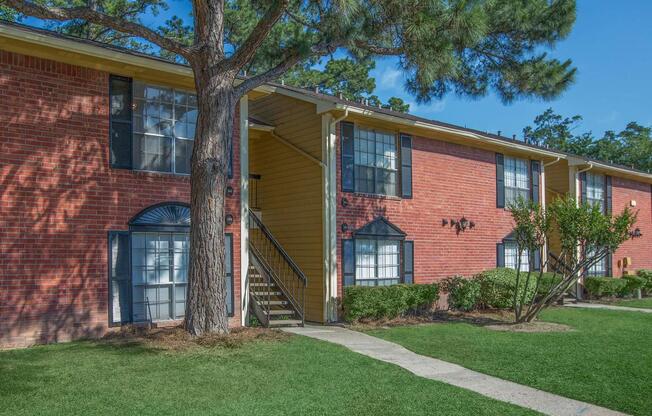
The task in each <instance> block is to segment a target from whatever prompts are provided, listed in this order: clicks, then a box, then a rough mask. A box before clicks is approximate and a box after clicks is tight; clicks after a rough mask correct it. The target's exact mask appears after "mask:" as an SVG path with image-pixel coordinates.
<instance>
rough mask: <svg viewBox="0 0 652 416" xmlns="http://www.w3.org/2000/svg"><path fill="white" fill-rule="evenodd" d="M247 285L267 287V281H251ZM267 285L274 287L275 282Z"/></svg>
mask: <svg viewBox="0 0 652 416" xmlns="http://www.w3.org/2000/svg"><path fill="white" fill-rule="evenodd" d="M249 286H253V287H267V286H268V284H267V283H263V282H252V283H249ZM269 286H270V287H274V286H276V284H275V283H270V284H269Z"/></svg>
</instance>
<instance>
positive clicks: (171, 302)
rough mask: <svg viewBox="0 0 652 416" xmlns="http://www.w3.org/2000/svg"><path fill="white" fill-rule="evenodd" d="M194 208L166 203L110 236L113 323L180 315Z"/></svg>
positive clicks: (229, 245)
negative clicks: (192, 209) (191, 212)
mask: <svg viewBox="0 0 652 416" xmlns="http://www.w3.org/2000/svg"><path fill="white" fill-rule="evenodd" d="M189 231H190V207H189V205H187V204H184V203H176V202H171V203H163V204H157V205H154V206H151V207H148V208H146V209H144V210H143V211H141V212H140V213H138V214H137V215H136V216H134V217H133V218H132V219H131V220H130V221H129V231H128V232H127V231H114V232H111V233H110V234H109V250H110V251H109V258H110V267H109V269H110V270H109V278H110V299H109V301H110V302H109V315H110V323H111V324H120V323H125V322H144V321H167V320H175V319H182V318H183V316H184V314H185V307H186V288H187V283H188V266H189V260H190V258H189V249H190V240H189ZM232 245H233V237H232V235H230V234H228V235H226V252H227V258H226V263H227V264H226V266H227V267H226V269H227V276H226V277H227V289H228V296H227V297H228V299H227V304H228V313H229V314H232V313H233V290H232V288H233V261H232V251H233V250H232Z"/></svg>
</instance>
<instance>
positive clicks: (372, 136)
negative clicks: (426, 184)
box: [353, 127, 397, 195]
mask: <svg viewBox="0 0 652 416" xmlns="http://www.w3.org/2000/svg"><path fill="white" fill-rule="evenodd" d="M353 149H354V157H353V159H354V164H355V169H354V173H355V188H354V189H355V191H356V192H363V193H376V194H383V195H396V192H397V189H396V179H397V173H396V170H397V151H396V137H395V136H394V135H393V134H391V133H385V132H378V131H374V130H367V129H364V128H359V127H356V129H355V135H354V143H353Z"/></svg>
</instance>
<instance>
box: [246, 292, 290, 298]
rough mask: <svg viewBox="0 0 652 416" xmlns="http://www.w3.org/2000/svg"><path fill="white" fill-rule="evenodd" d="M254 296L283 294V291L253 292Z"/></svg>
mask: <svg viewBox="0 0 652 416" xmlns="http://www.w3.org/2000/svg"><path fill="white" fill-rule="evenodd" d="M252 293H253V295H254V296H259V297H263V296H281V295H282V294H283V293H282V292H276V291H274V292H252Z"/></svg>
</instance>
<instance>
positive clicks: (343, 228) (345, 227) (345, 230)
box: [342, 223, 349, 233]
mask: <svg viewBox="0 0 652 416" xmlns="http://www.w3.org/2000/svg"><path fill="white" fill-rule="evenodd" d="M347 231H349V224H347V223H344V224H342V232H343V233H345V232H347Z"/></svg>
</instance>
